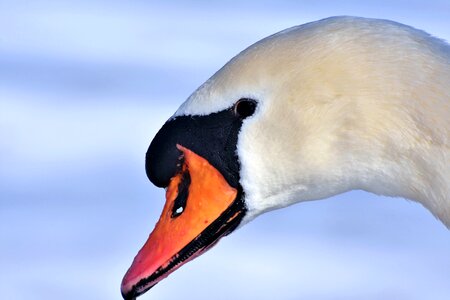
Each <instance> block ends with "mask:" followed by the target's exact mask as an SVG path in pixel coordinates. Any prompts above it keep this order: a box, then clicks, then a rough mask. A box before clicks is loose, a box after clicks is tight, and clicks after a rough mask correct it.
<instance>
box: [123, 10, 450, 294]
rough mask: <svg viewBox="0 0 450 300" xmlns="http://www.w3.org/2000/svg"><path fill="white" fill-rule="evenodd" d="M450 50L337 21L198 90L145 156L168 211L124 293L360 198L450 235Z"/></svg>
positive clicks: (381, 24) (370, 25)
mask: <svg viewBox="0 0 450 300" xmlns="http://www.w3.org/2000/svg"><path fill="white" fill-rule="evenodd" d="M449 139H450V47H449V45H448V44H446V43H445V42H443V41H441V40H439V39H437V38H434V37H432V36H430V35H428V34H427V33H425V32H423V31H419V30H416V29H414V28H412V27H409V26H405V25H402V24H398V23H395V22H391V21H386V20H376V19H365V18H356V17H333V18H328V19H324V20H320V21H317V22H313V23H308V24H305V25H301V26H297V27H293V28H290V29H286V30H284V31H281V32H279V33H277V34H274V35H272V36H269V37H267V38H265V39H263V40H261V41H259V42H257V43H256V44H254V45H252V46H250V47H249V48H247V49H246V50H244V51H243V52H241V53H240V54H238V55H237V56H236V57H234V58H233V59H232V60H231V61H230V62H228V63H227V64H226V65H225V66H224V67H223V68H222V69H220V70H219V71H218V72H217V73H216V74H214V75H213V76H212V77H211V78H210V79H209V80H208V81H206V82H205V83H204V84H203V85H202V86H201V87H200V88H198V89H197V90H196V91H195V92H194V93H193V94H192V95H191V96H190V97H189V98H188V99H187V100H186V102H184V103H183V104H182V105H181V107H180V108H179V109H178V110H177V111H176V112H175V114H174V115H173V116H172V117H171V118H170V119H169V120H168V121H167V122H166V124H164V126H163V127H162V128H161V129H160V131H159V132H158V133H157V135H156V136H155V138H154V139H153V141H152V142H151V144H150V147H149V149H148V152H147V156H146V171H147V175H148V177H149V179H150V180H151V182H152V183H153V184H155V185H156V186H158V187H164V188H166V204H165V206H164V209H163V212H162V215H161V218H160V220H159V221H158V223H157V224H156V227H155V229H154V231H153V232H152V233H151V235H150V237H149V239H148V241H147V242H146V244H145V245H144V246H143V248H142V249H141V250H140V251H139V253H138V254H137V256H136V258H135V259H134V261H133V264H132V266H131V267H130V269H129V270H128V272H127V273H126V275H125V277H124V279H123V281H122V287H121V291H122V295H123V297H124V298H125V299H133V298H135V297H137V296H139V295H141V294H143V293H144V292H145V291H147V290H148V289H150V288H151V287H152V286H154V285H155V284H156V283H158V282H159V281H160V280H162V279H163V278H165V277H167V276H168V274H170V273H171V272H173V271H174V270H175V269H177V268H178V267H180V266H181V265H182V264H184V263H186V262H187V261H189V260H191V259H193V258H195V257H197V256H198V255H200V254H202V253H203V252H204V251H206V250H208V249H209V248H211V247H212V246H213V245H214V244H215V243H216V242H217V241H218V240H219V239H220V238H221V237H223V236H225V235H227V234H229V233H230V232H232V231H233V230H234V229H235V228H236V227H238V226H241V225H243V224H245V223H247V222H249V221H251V220H252V219H254V218H255V217H256V216H258V215H260V214H262V213H264V212H266V211H270V210H273V209H276V208H281V207H285V206H288V205H291V204H293V203H296V202H300V201H308V200H315V199H322V198H326V197H330V196H333V195H336V194H338V193H342V192H346V191H349V190H352V189H362V190H365V191H369V192H372V193H376V194H380V195H388V196H395V197H404V198H408V199H412V200H415V201H417V202H419V203H421V204H422V205H423V206H425V207H426V208H427V209H428V210H430V211H431V212H432V213H433V214H434V215H435V216H436V217H437V218H438V219H440V220H441V221H442V222H443V223H444V224H445V225H446V226H450V140H449Z"/></svg>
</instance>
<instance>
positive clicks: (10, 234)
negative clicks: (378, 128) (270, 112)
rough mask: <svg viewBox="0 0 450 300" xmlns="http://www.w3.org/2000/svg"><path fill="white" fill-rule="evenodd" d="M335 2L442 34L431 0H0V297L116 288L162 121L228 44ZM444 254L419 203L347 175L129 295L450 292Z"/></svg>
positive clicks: (224, 55) (141, 216)
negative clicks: (334, 187) (333, 190)
mask: <svg viewBox="0 0 450 300" xmlns="http://www.w3.org/2000/svg"><path fill="white" fill-rule="evenodd" d="M333 15H357V16H364V17H375V18H387V19H392V20H395V21H398V22H401V23H405V24H408V25H412V26H414V27H417V28H420V29H423V30H426V31H427V32H429V33H431V34H433V35H435V36H438V37H440V38H443V39H446V40H450V26H449V25H450V24H449V23H450V21H449V20H450V2H449V1H444V0H441V1H438V0H436V1H247V2H245V3H243V2H239V1H222V2H219V1H195V2H194V1H171V2H162V1H160V2H155V1H106V0H105V1H102V0H91V1H84V0H82V1H40V0H37V1H32V2H30V1H21V0H14V1H12V0H10V1H4V0H0V290H1V291H2V297H3V298H4V299H17V300H28V299H33V300H40V299H46V300H49V299H66V300H71V299H83V300H91V299H92V300H94V299H121V296H120V282H121V279H122V277H123V275H124V274H125V272H126V270H127V268H128V267H129V265H130V264H131V261H132V259H133V257H134V255H135V254H136V253H137V251H138V250H139V249H140V247H141V246H142V245H143V243H144V241H145V240H146V238H147V236H148V234H149V233H150V231H151V230H152V228H153V226H154V224H155V222H156V221H157V219H158V217H159V214H160V211H161V209H162V206H163V204H164V191H163V190H160V189H157V188H155V187H154V186H152V185H151V184H150V182H149V181H148V180H147V177H146V175H145V169H144V157H145V152H146V150H147V147H148V145H149V143H150V141H151V139H152V137H153V136H154V135H155V133H156V132H157V130H158V129H159V128H160V127H161V126H162V124H163V123H164V122H165V120H166V119H167V118H169V117H170V116H171V115H172V114H173V112H174V111H175V110H176V109H177V107H178V106H179V105H180V104H181V103H182V102H183V101H184V100H185V99H186V98H187V97H188V96H189V95H190V93H192V92H193V91H194V90H195V89H196V88H197V87H198V86H199V85H201V84H202V83H203V82H204V81H205V80H206V79H208V78H209V77H210V76H211V75H212V74H213V73H214V72H215V71H216V70H217V69H219V68H220V67H221V66H222V65H224V64H225V63H226V62H227V61H228V60H229V59H231V58H232V57H233V56H234V55H236V54H237V53H239V51H241V50H243V49H244V48H246V47H247V46H249V45H251V44H252V43H254V42H256V41H258V40H259V39H261V38H263V37H265V36H267V35H270V34H272V33H275V32H277V31H280V30H282V29H285V28H287V27H291V26H294V25H299V24H302V23H305V22H310V21H314V20H318V19H321V18H324V17H328V16H333ZM449 253H450V234H449V232H448V230H447V229H446V228H445V226H444V225H442V223H440V222H439V221H437V220H436V219H435V218H434V217H433V216H432V215H431V214H430V213H429V212H428V211H427V210H425V209H424V208H422V207H421V206H420V205H419V204H416V203H413V202H410V201H406V200H403V199H392V198H386V197H380V196H375V195H372V194H368V193H365V192H362V191H353V192H349V193H345V194H342V195H338V196H336V197H333V198H332V199H327V200H323V201H314V202H308V203H302V204H298V205H294V206H291V207H288V208H285V209H282V210H277V211H273V212H270V213H267V214H265V215H263V216H260V217H259V218H257V219H256V220H254V221H253V222H251V223H249V224H247V225H246V226H244V227H242V228H241V229H239V230H238V231H236V232H234V233H233V234H232V235H230V236H228V237H226V238H224V239H223V240H222V241H221V242H220V243H219V245H218V246H217V247H215V248H213V249H212V250H211V251H209V252H207V253H206V254H204V255H203V256H201V257H200V258H198V259H196V260H194V261H192V262H190V263H188V264H186V265H185V266H183V267H182V268H180V269H179V270H177V271H176V272H175V273H173V274H172V275H170V276H169V277H168V278H167V279H165V280H163V281H162V282H161V283H159V284H158V285H157V286H155V287H154V288H153V289H151V290H150V291H149V292H147V293H146V294H145V295H144V296H142V297H141V299H148V300H151V299H158V300H161V299H168V300H169V299H180V297H184V298H186V299H196V300H203V299H211V298H213V299H230V298H233V299H274V298H276V299H313V300H315V299H317V300H328V299H329V300H331V299H346V300H347V299H435V300H436V299H449V296H450V284H449V282H450V256H449Z"/></svg>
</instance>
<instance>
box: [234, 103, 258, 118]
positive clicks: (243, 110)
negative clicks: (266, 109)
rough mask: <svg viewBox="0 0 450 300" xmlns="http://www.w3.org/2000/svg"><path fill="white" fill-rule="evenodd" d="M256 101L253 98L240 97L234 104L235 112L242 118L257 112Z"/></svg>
mask: <svg viewBox="0 0 450 300" xmlns="http://www.w3.org/2000/svg"><path fill="white" fill-rule="evenodd" d="M255 109H256V101H255V100H252V99H247V98H243V99H240V100H239V101H238V102H236V104H235V105H234V114H235V115H236V116H238V117H240V118H242V119H244V118H247V117H249V116H251V115H253V113H254V112H255Z"/></svg>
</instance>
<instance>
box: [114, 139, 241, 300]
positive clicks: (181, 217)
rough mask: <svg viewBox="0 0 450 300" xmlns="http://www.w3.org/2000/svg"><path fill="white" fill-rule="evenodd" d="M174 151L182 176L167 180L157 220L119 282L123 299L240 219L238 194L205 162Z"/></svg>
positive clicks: (194, 254) (145, 287)
mask: <svg viewBox="0 0 450 300" xmlns="http://www.w3.org/2000/svg"><path fill="white" fill-rule="evenodd" d="M177 148H178V149H179V150H180V151H181V152H182V153H183V155H182V160H180V162H182V165H181V167H182V168H181V171H180V172H179V173H178V174H176V175H175V176H174V177H172V178H171V180H170V184H169V186H168V188H167V190H166V203H165V205H164V209H163V212H162V214H161V217H160V219H159V221H158V223H157V224H156V226H155V228H154V230H153V232H152V233H151V234H150V236H149V238H148V240H147V242H146V243H145V245H144V246H143V247H142V249H141V250H140V251H139V253H138V254H137V256H136V257H135V258H134V261H133V263H132V265H131V267H130V268H129V269H128V271H127V273H126V274H125V277H124V278H123V281H122V286H121V291H122V295H123V297H124V298H125V299H134V298H135V297H137V296H139V295H141V294H143V293H144V292H145V291H147V290H148V289H150V288H151V287H152V286H154V285H155V284H157V283H158V282H159V281H161V280H162V279H164V278H165V277H167V276H168V275H169V274H170V273H172V272H173V271H175V270H176V269H177V268H179V267H180V266H181V265H183V264H185V263H186V262H188V261H190V260H192V259H194V258H195V257H197V256H199V255H200V254H202V253H203V252H205V251H206V250H208V249H209V248H211V247H212V246H213V245H214V244H215V243H216V242H217V241H218V240H219V239H220V238H221V237H222V236H224V235H227V234H228V233H230V232H231V231H232V230H234V229H235V228H236V227H237V226H238V224H239V222H240V220H241V219H242V209H239V208H238V205H237V204H236V201H235V200H236V199H240V193H239V192H238V190H237V189H235V188H233V187H231V186H230V185H229V184H228V183H227V181H226V180H225V178H224V177H223V176H222V175H221V174H220V172H219V171H217V169H216V168H214V167H213V166H212V165H211V164H209V162H208V161H207V160H206V159H204V158H203V157H201V156H199V155H197V154H195V153H194V152H192V151H191V150H189V149H187V148H184V147H183V146H180V145H177ZM238 194H239V195H238Z"/></svg>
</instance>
